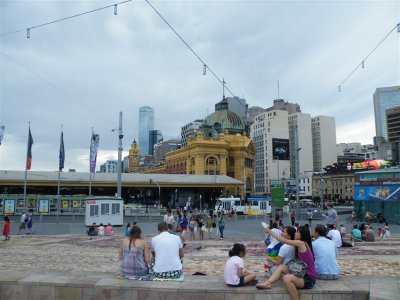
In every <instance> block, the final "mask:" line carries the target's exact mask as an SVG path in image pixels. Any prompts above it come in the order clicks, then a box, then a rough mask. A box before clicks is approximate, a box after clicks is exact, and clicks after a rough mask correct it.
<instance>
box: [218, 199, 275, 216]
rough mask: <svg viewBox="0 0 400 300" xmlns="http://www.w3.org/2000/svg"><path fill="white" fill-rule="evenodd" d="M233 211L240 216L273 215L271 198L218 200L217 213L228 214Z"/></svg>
mask: <svg viewBox="0 0 400 300" xmlns="http://www.w3.org/2000/svg"><path fill="white" fill-rule="evenodd" d="M231 209H233V210H234V211H235V212H236V213H237V214H238V215H263V214H268V213H271V197H249V198H247V200H246V201H244V200H241V199H240V198H235V197H227V198H218V199H217V202H216V204H215V211H216V213H217V214H218V213H219V212H222V213H224V214H226V213H227V212H228V211H229V210H231Z"/></svg>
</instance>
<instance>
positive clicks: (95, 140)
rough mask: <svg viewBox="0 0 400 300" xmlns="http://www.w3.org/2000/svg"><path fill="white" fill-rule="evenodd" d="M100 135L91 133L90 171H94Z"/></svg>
mask: <svg viewBox="0 0 400 300" xmlns="http://www.w3.org/2000/svg"><path fill="white" fill-rule="evenodd" d="M99 141H100V136H99V135H98V134H96V133H92V140H91V143H90V159H89V162H90V173H95V172H96V160H97V150H98V149H99Z"/></svg>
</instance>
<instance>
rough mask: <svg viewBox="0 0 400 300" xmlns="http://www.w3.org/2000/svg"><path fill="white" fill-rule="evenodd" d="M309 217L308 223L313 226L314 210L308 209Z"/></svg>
mask: <svg viewBox="0 0 400 300" xmlns="http://www.w3.org/2000/svg"><path fill="white" fill-rule="evenodd" d="M307 217H308V224H309V225H310V227H311V223H312V219H313V212H312V210H311V209H309V210H308V213H307Z"/></svg>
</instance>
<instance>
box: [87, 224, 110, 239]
mask: <svg viewBox="0 0 400 300" xmlns="http://www.w3.org/2000/svg"><path fill="white" fill-rule="evenodd" d="M87 234H88V236H90V237H91V238H92V237H93V236H112V235H113V234H114V230H113V227H112V225H111V224H110V223H108V224H107V225H106V226H104V225H103V223H100V225H99V226H97V225H96V223H93V224H92V225H91V226H90V227H89V229H88V231H87Z"/></svg>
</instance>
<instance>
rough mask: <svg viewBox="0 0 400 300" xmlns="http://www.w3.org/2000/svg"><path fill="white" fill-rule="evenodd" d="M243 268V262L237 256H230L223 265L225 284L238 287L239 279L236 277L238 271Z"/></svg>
mask: <svg viewBox="0 0 400 300" xmlns="http://www.w3.org/2000/svg"><path fill="white" fill-rule="evenodd" d="M243 268H244V261H243V259H241V258H240V257H239V256H232V257H231V258H229V259H228V261H227V262H226V264H225V269H224V278H225V283H226V284H231V285H238V284H239V283H240V278H239V276H238V271H239V269H243Z"/></svg>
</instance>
